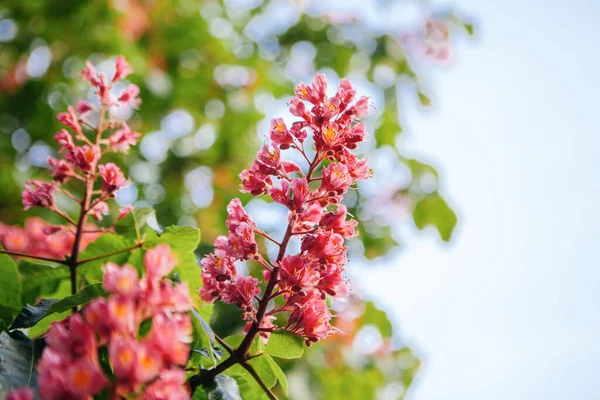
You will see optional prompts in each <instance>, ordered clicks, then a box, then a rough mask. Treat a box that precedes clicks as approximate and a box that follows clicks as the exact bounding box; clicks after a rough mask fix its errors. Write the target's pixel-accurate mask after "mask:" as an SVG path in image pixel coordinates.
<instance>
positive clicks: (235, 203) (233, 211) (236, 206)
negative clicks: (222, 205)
mask: <svg viewBox="0 0 600 400" xmlns="http://www.w3.org/2000/svg"><path fill="white" fill-rule="evenodd" d="M242 222H245V223H247V224H248V225H250V226H252V227H254V226H256V224H255V223H254V221H253V220H252V218H251V217H250V216H249V215H248V214H247V213H246V210H244V206H242V202H241V201H240V199H238V198H235V199H232V200H231V201H230V202H229V204H228V205H227V222H226V224H227V227H228V228H229V229H230V230H235V228H237V227H238V226H239V225H240V224H241V223H242Z"/></svg>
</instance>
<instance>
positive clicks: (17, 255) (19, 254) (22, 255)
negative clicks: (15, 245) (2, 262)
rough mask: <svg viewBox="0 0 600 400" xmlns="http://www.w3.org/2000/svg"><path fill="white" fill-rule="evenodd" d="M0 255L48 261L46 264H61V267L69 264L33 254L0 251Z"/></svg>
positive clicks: (65, 261)
mask: <svg viewBox="0 0 600 400" xmlns="http://www.w3.org/2000/svg"><path fill="white" fill-rule="evenodd" d="M0 253H2V254H7V255H9V256H15V257H26V258H33V259H34V260H40V261H48V262H53V263H57V264H63V265H68V264H69V262H68V261H67V260H57V259H55V258H48V257H40V256H34V255H33V254H25V253H17V252H15V251H8V250H0Z"/></svg>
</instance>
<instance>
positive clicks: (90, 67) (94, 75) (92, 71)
mask: <svg viewBox="0 0 600 400" xmlns="http://www.w3.org/2000/svg"><path fill="white" fill-rule="evenodd" d="M80 74H81V77H82V78H83V79H84V80H86V81H89V82H90V83H91V84H92V85H94V86H96V85H97V83H96V81H97V79H98V72H97V71H96V68H95V67H94V64H92V63H91V62H89V61H86V63H85V68H84V69H82V70H81V72H80Z"/></svg>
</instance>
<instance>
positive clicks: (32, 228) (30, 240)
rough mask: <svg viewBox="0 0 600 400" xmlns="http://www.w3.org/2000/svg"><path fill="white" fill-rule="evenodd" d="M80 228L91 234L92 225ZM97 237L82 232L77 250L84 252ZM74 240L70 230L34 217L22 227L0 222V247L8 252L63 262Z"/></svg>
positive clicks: (95, 233)
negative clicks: (0, 245) (61, 260)
mask: <svg viewBox="0 0 600 400" xmlns="http://www.w3.org/2000/svg"><path fill="white" fill-rule="evenodd" d="M84 228H85V229H87V230H88V231H93V230H94V229H95V226H94V225H92V224H87V225H86V226H85V227H84ZM100 235H101V233H100V232H86V233H84V234H83V235H82V240H81V243H80V244H79V248H80V249H81V250H83V249H85V248H86V247H87V245H88V244H90V243H91V242H93V241H94V240H96V239H97V238H98V236H100ZM74 241H75V234H74V232H73V230H72V228H71V227H68V226H65V225H52V224H49V223H48V222H46V221H44V220H43V219H41V218H38V217H29V218H27V219H26V220H25V226H24V227H20V226H18V225H6V224H3V223H1V222H0V244H2V246H3V247H4V248H5V249H6V250H8V251H13V252H17V253H27V254H30V255H32V256H39V257H47V258H55V259H63V258H65V256H66V255H68V254H70V252H71V250H72V249H73V243H74Z"/></svg>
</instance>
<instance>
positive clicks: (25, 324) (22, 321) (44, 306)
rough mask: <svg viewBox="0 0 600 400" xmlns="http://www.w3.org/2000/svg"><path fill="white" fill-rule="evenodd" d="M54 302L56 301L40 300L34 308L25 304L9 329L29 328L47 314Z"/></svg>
mask: <svg viewBox="0 0 600 400" xmlns="http://www.w3.org/2000/svg"><path fill="white" fill-rule="evenodd" d="M56 302H57V300H56V299H42V300H40V302H39V303H37V304H36V305H35V306H31V305H29V304H26V305H25V307H23V309H22V310H21V312H20V313H19V315H17V318H15V320H14V321H13V323H12V325H11V326H10V329H25V328H31V327H32V326H34V325H35V324H37V323H38V322H40V321H41V320H42V318H44V317H45V316H46V314H48V310H49V309H50V306H51V305H53V304H54V303H56Z"/></svg>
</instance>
